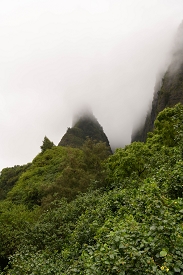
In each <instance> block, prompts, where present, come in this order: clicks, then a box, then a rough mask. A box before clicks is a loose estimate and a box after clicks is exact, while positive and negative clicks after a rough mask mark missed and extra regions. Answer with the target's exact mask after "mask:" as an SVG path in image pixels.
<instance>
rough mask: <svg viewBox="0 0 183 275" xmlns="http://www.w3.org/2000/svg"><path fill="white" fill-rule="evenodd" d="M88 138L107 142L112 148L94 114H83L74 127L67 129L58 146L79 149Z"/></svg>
mask: <svg viewBox="0 0 183 275" xmlns="http://www.w3.org/2000/svg"><path fill="white" fill-rule="evenodd" d="M87 137H89V138H91V139H93V140H95V141H96V142H105V143H106V145H107V146H109V148H110V144H109V140H108V138H107V136H106V134H105V133H104V131H103V128H102V127H101V125H100V124H99V122H98V121H97V119H96V118H95V117H94V115H93V114H92V113H87V114H86V113H85V114H82V115H81V116H79V117H78V118H77V120H76V119H75V123H74V125H73V127H71V128H68V129H67V132H66V133H65V135H64V136H63V137H62V139H61V141H60V142H59V144H58V145H59V146H70V147H74V148H79V147H81V146H82V145H83V144H84V142H85V141H86V139H87ZM110 151H111V148H110Z"/></svg>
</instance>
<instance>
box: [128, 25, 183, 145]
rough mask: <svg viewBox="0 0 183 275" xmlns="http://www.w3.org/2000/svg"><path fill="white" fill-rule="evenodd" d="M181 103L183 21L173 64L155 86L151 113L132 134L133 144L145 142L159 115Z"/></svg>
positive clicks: (176, 41)
mask: <svg viewBox="0 0 183 275" xmlns="http://www.w3.org/2000/svg"><path fill="white" fill-rule="evenodd" d="M179 102H180V103H183V21H182V23H181V25H180V26H179V28H178V32H177V36H176V40H175V46H174V50H173V52H172V61H171V64H170V65H169V67H168V69H167V71H166V73H165V74H164V77H163V78H162V80H161V81H160V82H159V83H157V84H156V85H155V89H154V98H153V101H152V107H151V111H150V112H149V113H148V115H147V117H146V119H145V123H144V125H143V126H142V127H141V128H139V129H137V130H136V131H134V132H133V133H132V142H133V141H145V140H146V138H147V133H148V132H150V131H152V130H153V127H154V121H155V119H156V117H157V115H158V113H159V112H161V111H162V110H163V109H164V108H166V107H173V106H174V105H176V104H177V103H179Z"/></svg>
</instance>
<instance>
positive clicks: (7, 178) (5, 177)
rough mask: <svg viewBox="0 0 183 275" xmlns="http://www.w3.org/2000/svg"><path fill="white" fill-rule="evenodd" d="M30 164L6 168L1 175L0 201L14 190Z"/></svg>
mask: <svg viewBox="0 0 183 275" xmlns="http://www.w3.org/2000/svg"><path fill="white" fill-rule="evenodd" d="M30 165H31V164H30V163H28V164H26V165H21V166H20V165H16V166H14V167H10V168H4V169H3V170H2V171H1V175H0V200H2V199H5V198H6V195H7V193H8V192H9V191H10V190H11V189H12V187H13V186H14V185H15V183H16V182H17V181H18V179H19V177H20V176H21V174H22V173H24V172H25V171H26V170H27V169H28V168H29V167H30Z"/></svg>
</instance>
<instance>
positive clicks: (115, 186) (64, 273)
mask: <svg viewBox="0 0 183 275" xmlns="http://www.w3.org/2000/svg"><path fill="white" fill-rule="evenodd" d="M182 121H183V106H182V105H177V106H175V107H174V108H167V109H165V110H164V111H163V112H162V113H160V114H159V116H158V118H157V120H156V124H155V126H156V128H155V131H154V132H153V133H152V134H151V135H149V137H148V140H147V142H146V143H140V142H134V143H132V144H131V145H128V146H126V147H125V148H124V149H118V150H116V152H115V153H114V154H113V155H112V156H110V157H108V158H107V150H106V147H105V146H104V144H102V143H99V144H95V143H93V142H92V141H91V140H87V142H86V143H85V145H84V146H83V148H82V149H81V150H80V149H73V148H67V147H53V148H51V149H49V150H46V151H45V152H44V153H41V154H40V155H38V156H37V157H36V158H35V159H34V161H33V163H32V165H31V167H30V168H29V169H28V170H27V171H26V172H25V173H23V174H22V175H21V176H20V178H19V180H18V182H17V183H16V184H15V186H14V187H13V189H12V190H11V191H10V192H9V193H8V196H7V200H4V201H2V202H1V205H0V207H1V209H2V211H1V214H0V236H2V237H1V243H2V246H1V257H2V259H3V257H4V259H6V258H7V257H9V265H7V267H6V268H5V269H4V271H3V272H2V273H1V275H2V274H3V275H4V274H6V275H16V274H17V275H24V274H28V275H33V274H34V275H43V274H44V275H48V274H55V275H60V274H61V275H71V274H73V275H74V274H80V275H93V274H98V275H106V274H109V275H112V274H115V275H117V274H120V275H127V274H128V275H134V274H140V275H144V274H148V275H149V274H154V275H155V274H157V275H162V274H168V275H173V274H183V216H182V215H183V172H182V171H183V145H182V144H183V140H182V133H183V131H182V127H183V126H182ZM48 171H49V172H48ZM88 181H89V182H90V184H88V185H87V184H86V182H88ZM91 183H92V184H91ZM86 185H87V186H88V187H89V186H90V188H88V189H87V190H86V189H85V187H86ZM66 186H67V188H70V192H72V191H73V190H75V188H76V189H77V190H79V191H84V193H81V192H80V193H79V191H78V192H77V193H75V196H73V197H72V196H70V194H69V193H67V192H65V193H64V188H66ZM53 187H54V188H53ZM99 187H102V188H99ZM35 188H37V189H36V190H37V193H36V192H35V194H36V195H35V194H34V195H35V197H34V196H33V197H32V196H30V191H31V192H33V191H34V190H35ZM52 188H53V189H54V191H52ZM59 188H61V189H59ZM61 190H62V191H61ZM55 191H56V193H55ZM28 194H29V195H28ZM37 194H39V196H37ZM58 194H59V195H58ZM76 194H79V195H77V196H76ZM50 196H51V199H50ZM35 198H36V199H35ZM38 199H39V201H38ZM13 202H14V203H13ZM15 203H16V204H15ZM37 205H39V206H37ZM18 213H20V215H18Z"/></svg>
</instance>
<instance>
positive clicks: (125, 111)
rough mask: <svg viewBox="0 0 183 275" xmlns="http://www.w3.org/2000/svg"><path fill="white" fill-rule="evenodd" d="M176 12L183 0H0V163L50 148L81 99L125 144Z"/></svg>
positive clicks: (163, 58)
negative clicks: (45, 141) (47, 141)
mask: <svg viewBox="0 0 183 275" xmlns="http://www.w3.org/2000/svg"><path fill="white" fill-rule="evenodd" d="M182 19H183V0H112V1H111V0H91V1H90V0H65V1H64V0H1V1H0V170H1V169H2V168H5V167H10V166H14V165H20V164H26V163H27V162H31V161H32V159H33V158H34V157H35V156H36V155H37V154H38V153H39V152H40V146H41V144H42V140H43V138H44V136H45V135H46V136H47V137H48V138H49V139H50V140H51V141H53V142H54V143H55V144H56V145H57V144H58V143H59V141H60V139H61V137H62V136H63V134H64V133H65V132H66V130H67V127H70V126H71V125H72V117H73V114H74V113H75V112H76V111H77V110H78V109H79V108H81V107H82V106H84V105H85V104H86V105H90V106H91V108H92V110H93V113H94V115H95V117H96V118H97V119H98V121H99V123H100V124H101V125H102V127H103V128H104V131H105V133H106V134H107V136H108V138H109V141H110V143H111V145H112V147H113V148H114V147H120V146H123V145H124V144H129V143H130V137H131V132H132V128H133V127H134V125H136V124H137V123H138V122H139V120H140V119H141V118H142V116H143V115H145V114H146V112H147V109H148V106H149V104H150V102H151V100H152V96H153V89H154V85H155V81H156V77H157V76H158V74H159V73H160V72H161V71H162V70H165V67H166V66H167V64H168V62H169V56H170V52H171V49H172V45H173V43H174V37H175V33H176V30H177V28H178V26H179V24H180V23H181V21H182Z"/></svg>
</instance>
